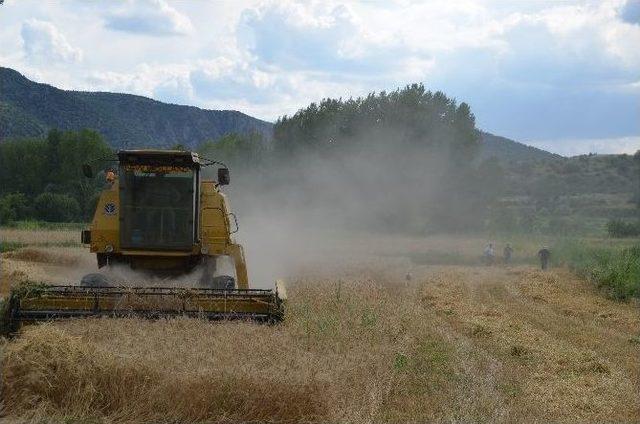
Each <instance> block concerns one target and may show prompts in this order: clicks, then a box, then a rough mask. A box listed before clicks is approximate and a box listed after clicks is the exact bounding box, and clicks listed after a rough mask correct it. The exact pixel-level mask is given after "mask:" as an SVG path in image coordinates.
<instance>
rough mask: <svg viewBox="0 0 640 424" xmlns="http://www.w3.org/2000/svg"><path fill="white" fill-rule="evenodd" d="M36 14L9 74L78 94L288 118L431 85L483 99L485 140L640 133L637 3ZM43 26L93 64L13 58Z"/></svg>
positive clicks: (495, 0)
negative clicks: (332, 101) (308, 109)
mask: <svg viewBox="0 0 640 424" xmlns="http://www.w3.org/2000/svg"><path fill="white" fill-rule="evenodd" d="M345 3H346V4H345ZM36 5H39V3H35V2H31V3H30V0H22V1H21V2H15V3H8V4H5V6H7V7H5V8H4V9H3V14H1V15H0V35H2V38H3V39H5V40H7V43H8V44H7V46H8V47H7V48H6V49H5V51H4V52H3V54H4V56H3V57H1V58H0V62H1V63H3V64H4V65H6V66H12V67H16V68H17V69H18V70H22V71H25V72H27V73H28V74H29V75H32V76H38V78H39V79H40V80H41V81H44V82H49V83H52V84H54V85H58V86H62V87H65V88H76V89H85V90H96V89H98V90H107V91H120V92H131V93H135V94H141V95H145V96H150V97H154V98H157V99H158V100H162V101H168V102H175V103H182V104H193V105H197V106H200V107H207V108H222V109H230V108H238V109H240V110H242V111H244V112H247V113H250V114H255V115H257V116H258V117H261V118H264V119H276V118H277V117H278V116H279V115H282V114H285V113H286V114H292V113H295V111H296V110H297V109H298V108H300V107H303V106H306V105H307V104H308V103H309V102H311V101H319V100H321V99H322V98H324V97H340V96H342V97H349V96H359V95H363V94H366V93H368V92H369V91H374V90H375V91H380V90H383V89H386V90H393V89H395V88H396V87H401V86H403V85H405V84H408V83H412V82H418V81H422V82H424V83H425V85H426V86H427V87H428V88H430V89H434V90H443V91H445V92H446V93H447V94H448V95H450V96H452V97H455V98H457V99H458V100H459V101H466V102H468V103H470V104H471V106H472V108H473V110H474V113H475V114H476V117H477V118H478V124H479V125H480V126H481V127H483V128H484V129H487V130H489V131H492V132H496V133H499V134H502V135H505V136H509V137H512V138H516V139H537V140H555V142H557V143H560V142H561V141H559V140H563V139H566V138H569V137H571V138H574V139H586V138H589V139H600V138H611V137H614V138H615V137H622V136H627V135H637V134H639V133H640V123H639V121H638V119H637V110H638V108H639V107H640V97H639V95H640V91H639V87H640V86H639V85H638V84H639V83H640V81H639V80H638V76H639V75H640V49H638V48H637V46H638V45H640V25H638V22H637V13H635V12H634V10H635V9H634V7H632V6H634V0H631V1H627V2H626V3H625V2H624V1H623V0H602V1H597V2H595V1H594V2H589V1H587V2H583V1H574V2H571V1H566V2H561V3H554V2H538V1H534V0H532V1H528V2H525V1H519V2H503V1H500V0H457V1H455V2H452V1H449V0H432V1H429V2H413V1H405V0H398V1H389V2H343V1H341V0H327V1H322V2H320V1H312V2H291V1H286V0H278V1H275V0H269V1H258V0H256V1H254V2H252V3H251V4H250V3H248V2H247V3H245V2H242V3H238V2H228V3H222V2H200V3H198V2H168V1H164V0H153V1H152V0H146V1H141V2H134V1H133V0H128V1H124V2H116V3H114V2H108V3H99V4H98V3H85V2H77V3H74V2H70V3H47V4H46V7H45V6H43V7H35V6H36ZM630 5H631V6H630ZM79 8H81V13H79V12H78V10H79ZM636 9H637V8H636ZM5 12H6V13H5ZM634 13H635V14H634ZM634 16H635V17H634ZM35 17H37V18H38V19H39V20H40V21H43V22H55V25H56V26H57V27H58V28H65V36H66V37H67V39H69V40H70V41H72V42H73V45H74V46H73V47H71V46H69V43H68V42H66V40H64V37H62V40H63V41H64V43H58V44H62V45H63V46H64V45H65V43H66V46H67V47H66V48H65V47H61V48H58V49H57V51H58V53H53V54H54V55H55V56H57V57H58V58H59V59H58V60H59V61H60V58H65V57H66V58H71V60H74V59H73V58H74V57H76V58H78V57H79V56H77V55H74V53H73V52H74V51H77V52H78V54H79V52H80V50H79V47H80V48H82V50H83V52H84V57H83V60H82V63H81V64H79V65H76V66H73V67H72V66H67V67H66V68H65V69H63V68H62V66H55V67H51V66H47V65H48V63H47V62H46V61H43V62H40V63H35V62H34V61H33V60H34V59H33V58H34V57H37V56H38V54H34V55H31V56H30V57H29V56H28V55H22V54H21V53H20V52H21V51H22V50H23V49H21V48H20V45H17V47H12V45H11V42H12V41H14V42H15V40H20V36H19V35H20V23H21V22H23V21H25V19H32V18H35ZM101 20H102V21H104V23H105V25H104V26H101V25H95V22H100V21H101ZM16 27H17V29H16ZM114 30H116V31H114ZM124 32H128V33H136V34H147V35H181V37H131V36H130V35H129V34H125V33H124ZM50 38H55V37H53V36H52V37H50ZM25 44H26V43H25ZM24 50H25V52H26V45H25V48H24ZM50 50H52V51H54V52H55V51H56V49H50ZM16 51H17V52H18V53H13V52H16ZM48 51H49V49H41V50H40V52H41V53H40V55H42V56H46V54H48ZM65 52H66V53H65ZM26 59H28V60H26ZM47 60H49V59H47ZM60 62H61V63H67V62H65V61H64V60H62V61H60Z"/></svg>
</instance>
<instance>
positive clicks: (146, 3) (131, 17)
mask: <svg viewBox="0 0 640 424" xmlns="http://www.w3.org/2000/svg"><path fill="white" fill-rule="evenodd" d="M105 20H106V26H107V28H109V29H113V30H116V31H124V32H132V33H138V34H149V35H186V34H190V33H191V32H192V31H193V25H192V23H191V20H190V19H189V18H188V17H187V16H186V15H184V14H182V13H180V12H178V11H177V10H176V9H175V8H173V7H171V6H169V4H167V2H166V1H165V0H141V1H136V2H133V3H132V2H129V3H127V4H126V5H125V6H123V7H122V8H120V10H118V11H116V12H113V13H110V14H108V15H107V16H106V19H105Z"/></svg>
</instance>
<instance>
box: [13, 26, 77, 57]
mask: <svg viewBox="0 0 640 424" xmlns="http://www.w3.org/2000/svg"><path fill="white" fill-rule="evenodd" d="M20 35H21V37H22V42H23V48H24V53H25V56H26V57H27V59H28V60H29V61H31V62H38V63H43V64H50V63H49V62H51V61H53V62H68V63H75V62H79V61H80V60H81V59H82V51H81V50H80V49H77V48H74V47H73V46H71V44H69V42H68V41H67V39H66V38H65V37H64V35H62V33H61V32H60V31H59V30H58V29H57V28H56V27H55V26H54V25H53V24H52V23H51V22H45V21H41V20H38V19H29V20H27V21H25V22H23V23H22V29H21V31H20Z"/></svg>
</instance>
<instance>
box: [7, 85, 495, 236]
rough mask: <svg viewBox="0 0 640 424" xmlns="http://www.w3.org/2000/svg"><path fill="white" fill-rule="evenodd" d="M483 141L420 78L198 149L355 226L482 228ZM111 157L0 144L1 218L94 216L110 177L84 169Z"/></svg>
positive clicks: (85, 138)
mask: <svg viewBox="0 0 640 424" xmlns="http://www.w3.org/2000/svg"><path fill="white" fill-rule="evenodd" d="M479 145H480V135H479V132H478V130H477V129H476V127H475V117H474V115H473V113H472V112H471V109H470V107H469V105H467V104H466V103H458V102H456V100H455V99H452V98H449V97H447V96H446V95H445V94H444V93H442V92H432V91H429V90H427V89H425V87H424V86H423V85H422V84H413V85H408V86H406V87H404V88H402V89H398V90H395V91H392V92H384V91H383V92H380V93H371V94H369V95H367V96H364V97H358V98H349V99H324V100H322V101H321V102H320V103H317V104H316V103H311V104H310V105H309V106H307V107H306V108H303V109H300V110H299V111H298V112H296V113H295V114H294V115H292V116H283V117H281V118H279V119H278V120H277V121H276V123H275V125H274V131H273V139H272V140H267V139H264V138H263V136H262V135H260V134H257V133H256V134H249V135H237V134H228V135H225V136H223V137H222V138H220V139H217V140H205V141H203V142H202V143H201V144H200V146H199V148H198V151H199V152H200V153H202V154H203V155H204V156H208V157H212V158H215V159H217V160H221V161H223V162H225V163H227V164H228V165H229V166H230V167H232V168H234V169H235V170H236V171H234V182H235V184H236V185H238V184H239V185H240V187H239V188H238V190H237V193H238V194H239V195H240V196H242V194H243V191H245V192H246V193H249V194H250V195H251V196H253V197H260V196H262V197H263V198H264V199H267V200H268V201H271V202H272V203H274V204H276V205H280V204H285V202H288V203H287V204H288V205H290V207H292V208H295V207H297V206H296V202H297V203H298V204H299V205H300V206H304V207H307V208H310V209H313V210H315V211H318V210H323V216H328V215H332V216H333V215H335V216H340V219H343V223H345V224H348V225H350V226H354V227H362V228H367V229H370V228H371V227H372V226H373V227H376V228H377V229H380V230H382V231H405V232H416V231H418V232H428V231H443V230H444V231H466V230H474V229H482V228H484V226H485V221H486V220H487V219H488V215H487V214H488V211H489V210H490V207H491V205H492V204H493V203H494V202H495V200H496V199H497V197H498V196H499V195H500V193H501V191H502V184H503V183H502V169H501V167H500V164H499V163H498V162H497V161H493V160H488V161H480V160H479V159H478V158H477V153H478V148H479ZM178 147H179V146H178ZM112 153H113V152H112V150H111V149H110V148H109V146H108V144H107V143H106V142H105V141H104V140H103V139H102V137H101V136H100V135H99V134H98V133H96V132H95V131H91V130H81V131H64V132H62V131H57V130H52V131H50V132H49V133H48V135H47V136H46V137H45V138H29V139H21V140H6V141H4V142H3V143H1V144H0V220H2V222H7V221H10V220H21V219H40V220H47V221H81V220H88V219H90V217H91V214H92V213H93V207H94V204H95V200H96V198H97V193H98V191H99V189H100V185H101V184H102V182H101V179H99V178H96V179H93V180H88V179H86V178H84V177H83V176H82V173H81V165H82V164H83V163H86V162H87V161H89V160H93V159H98V158H100V157H104V156H107V155H109V154H112ZM243 188H244V190H243ZM323 208H327V210H324V209H323Z"/></svg>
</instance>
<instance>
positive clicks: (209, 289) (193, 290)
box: [3, 150, 286, 331]
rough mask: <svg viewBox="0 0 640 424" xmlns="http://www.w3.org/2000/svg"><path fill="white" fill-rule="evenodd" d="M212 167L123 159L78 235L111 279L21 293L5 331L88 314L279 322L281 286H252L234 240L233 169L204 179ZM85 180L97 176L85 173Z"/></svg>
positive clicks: (179, 160) (185, 156) (176, 159)
mask: <svg viewBox="0 0 640 424" xmlns="http://www.w3.org/2000/svg"><path fill="white" fill-rule="evenodd" d="M215 164H220V163H219V162H215V161H211V160H208V159H204V158H201V157H199V156H198V154H196V153H192V152H185V151H176V150H125V151H120V152H118V167H117V169H116V168H115V167H114V168H111V169H109V170H107V172H106V179H107V187H106V188H105V189H104V190H103V192H102V194H101V195H100V199H99V201H98V204H97V208H96V211H95V214H94V217H93V222H92V223H91V227H90V229H89V230H84V231H83V232H82V242H83V243H84V244H86V245H89V247H90V250H91V252H93V253H95V254H96V257H97V262H98V268H100V269H104V270H107V272H105V273H94V274H89V275H86V276H85V277H83V278H82V281H81V282H80V284H79V285H65V286H61V285H58V286H55V285H46V284H27V285H23V286H20V287H18V288H17V289H15V290H14V291H13V292H12V294H11V295H10V297H9V299H8V303H7V305H5V308H4V309H5V311H4V320H3V321H4V322H3V324H4V325H3V326H4V328H5V331H7V329H9V330H10V331H15V329H17V328H19V326H20V325H21V324H23V323H29V322H34V321H41V320H50V319H57V318H63V317H86V316H131V315H134V316H145V317H161V316H193V317H204V318H208V319H235V318H240V319H252V320H258V321H266V322H274V321H280V320H281V319H282V316H283V301H284V299H285V298H286V294H285V291H284V286H283V285H282V284H281V283H280V282H277V283H276V287H275V290H260V289H251V288H249V280H248V276H247V267H246V263H245V257H244V252H243V249H242V246H241V245H239V244H237V243H235V241H234V239H233V236H232V234H233V233H234V232H236V231H237V229H238V227H237V221H236V219H235V215H234V214H233V213H231V212H230V211H229V208H228V204H227V200H226V197H225V195H224V194H223V193H222V192H221V190H220V188H221V186H223V185H226V184H229V170H228V169H227V167H226V166H224V165H223V164H220V165H223V167H222V168H219V169H218V179H217V182H215V181H209V180H204V179H201V178H202V176H201V169H202V168H203V167H205V166H210V165H215ZM83 172H84V173H85V175H86V176H87V177H92V176H93V171H92V170H91V167H90V166H89V165H85V166H84V167H83ZM224 258H229V259H230V260H231V262H232V263H233V265H234V266H233V268H234V269H235V278H234V277H233V276H230V275H219V274H218V273H217V271H218V268H219V267H218V265H219V264H220V263H221V261H222V260H224ZM117 265H124V266H126V267H127V268H130V269H132V270H135V271H139V272H140V274H139V275H143V274H144V273H146V274H151V275H153V276H154V277H155V278H156V279H157V277H158V276H160V277H162V278H166V280H167V281H171V278H172V277H178V276H181V279H182V280H185V279H187V280H188V279H189V278H190V277H191V278H193V281H192V283H191V284H179V286H178V284H173V285H171V286H169V287H167V286H157V285H155V286H151V285H149V284H140V282H130V281H121V280H117V279H114V278H113V277H112V276H111V275H112V273H110V272H108V270H109V269H111V268H112V267H113V266H117ZM185 276H186V277H185ZM161 281H163V280H161ZM173 281H175V280H173Z"/></svg>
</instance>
